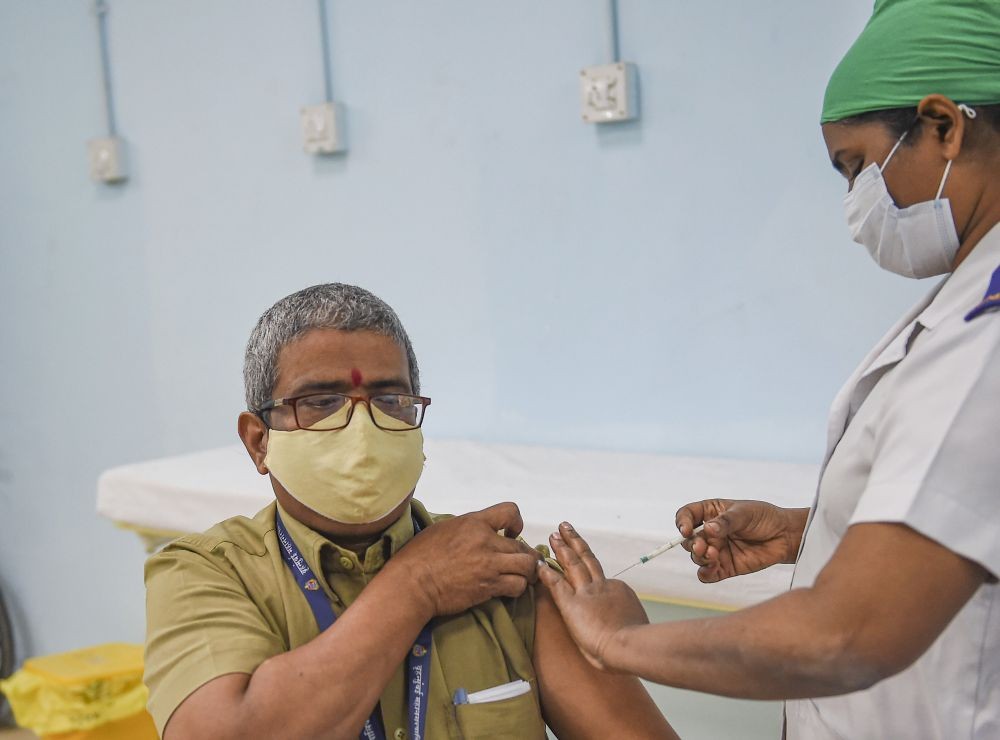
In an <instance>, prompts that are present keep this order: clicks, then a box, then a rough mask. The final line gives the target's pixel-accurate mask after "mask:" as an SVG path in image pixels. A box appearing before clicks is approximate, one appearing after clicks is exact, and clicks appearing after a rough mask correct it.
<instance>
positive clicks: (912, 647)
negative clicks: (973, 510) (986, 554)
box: [812, 523, 989, 680]
mask: <svg viewBox="0 0 1000 740" xmlns="http://www.w3.org/2000/svg"><path fill="white" fill-rule="evenodd" d="M988 577H989V573H988V572H987V571H986V569H984V568H983V567H982V566H980V565H979V564H977V563H974V562H972V561H971V560H967V559H966V558H964V557H962V556H961V555H958V554H956V553H955V552H953V551H951V550H949V549H948V548H947V547H944V546H943V545H941V544H939V543H937V542H935V541H934V540H931V539H929V538H927V537H925V536H923V535H922V534H920V533H919V532H917V531H916V530H914V529H911V528H910V527H908V526H906V525H904V524H889V523H866V524H855V525H852V526H851V527H849V528H848V530H847V533H846V534H845V535H844V538H843V540H841V543H840V545H839V546H838V547H837V550H836V552H834V554H833V557H832V558H831V559H830V562H829V563H828V564H827V565H826V567H824V568H823V570H822V571H821V572H820V573H819V575H818V576H817V579H816V583H815V585H814V587H813V589H812V591H813V594H814V596H815V598H816V600H817V607H818V609H819V612H820V613H825V614H827V615H828V617H827V618H828V619H830V620H831V621H832V624H831V625H830V627H831V628H832V629H833V631H834V633H835V634H837V635H839V639H840V642H841V644H840V645H839V647H840V649H842V650H844V651H845V652H846V653H847V655H848V656H849V657H850V658H852V659H856V660H860V661H862V663H863V664H865V665H867V666H868V667H869V668H871V669H872V671H873V672H874V674H875V675H874V678H875V679H876V680H878V679H881V678H886V677H888V676H891V675H893V674H894V673H897V672H899V671H901V670H903V669H904V668H906V667H907V666H909V665H910V664H911V663H913V661H915V660H916V659H917V658H919V657H920V656H921V655H922V654H923V653H924V652H925V651H926V650H927V648H929V647H930V645H931V644H932V643H933V642H934V640H935V639H937V637H938V635H940V634H941V632H943V631H944V629H945V627H947V626H948V623H949V622H950V621H951V620H952V618H954V616H955V615H956V614H957V613H958V612H959V611H960V610H961V608H962V607H963V606H964V605H965V604H966V602H967V601H968V600H969V599H970V598H972V596H973V594H975V592H976V590H977V589H978V588H979V587H980V586H981V585H982V583H983V582H984V581H986V580H987V579H988Z"/></svg>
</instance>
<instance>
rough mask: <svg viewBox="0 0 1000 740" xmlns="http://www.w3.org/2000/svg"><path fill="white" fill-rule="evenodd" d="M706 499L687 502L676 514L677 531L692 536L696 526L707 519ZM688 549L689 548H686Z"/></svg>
mask: <svg viewBox="0 0 1000 740" xmlns="http://www.w3.org/2000/svg"><path fill="white" fill-rule="evenodd" d="M705 503H706V502H705V501H694V502H692V503H690V504H686V505H684V506H682V507H681V508H679V509H678V510H677V513H676V514H674V523H675V524H676V525H677V531H678V532H680V533H681V534H682V535H684V536H685V537H690V536H691V534H692V533H693V532H694V528H695V527H697V526H698V525H699V524H701V523H702V522H703V521H705ZM685 549H687V548H685Z"/></svg>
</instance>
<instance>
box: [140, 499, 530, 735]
mask: <svg viewBox="0 0 1000 740" xmlns="http://www.w3.org/2000/svg"><path fill="white" fill-rule="evenodd" d="M276 509H277V504H276V503H274V504H271V505H270V506H268V507H267V508H265V509H263V510H262V511H261V512H260V513H258V514H257V515H256V516H255V517H254V518H253V519H247V518H245V517H234V518H232V519H228V520H226V521H224V522H222V523H221V524H218V525H216V526H214V527H212V528H211V529H210V530H208V531H207V532H205V533H204V534H196V535H189V536H187V537H182V538H181V539H179V540H176V541H174V542H173V543H171V544H170V545H168V546H167V547H166V548H165V549H164V550H163V551H162V552H160V553H158V554H156V555H154V556H153V557H151V558H150V559H149V560H148V562H147V563H146V622H147V628H146V669H145V670H146V672H145V681H146V684H147V686H148V687H149V691H150V697H149V711H150V713H151V714H152V715H153V719H154V720H155V722H156V726H157V729H158V730H159V731H160V732H161V733H162V732H163V728H164V726H165V725H166V724H167V720H168V719H169V718H170V715H171V714H172V713H173V711H174V710H175V709H176V708H177V707H178V705H180V703H181V702H182V701H184V699H185V698H186V697H187V696H188V695H190V694H191V693H192V692H193V691H195V690H196V689H197V688H199V687H200V686H202V685H203V684H205V683H206V682H208V681H211V680H212V679H213V678H217V677H219V676H222V675H224V674H227V673H253V671H254V670H255V669H256V668H257V666H259V665H260V664H261V663H263V662H264V661H265V660H267V659H268V658H270V657H272V656H274V655H277V654H279V653H283V652H286V651H288V650H291V649H293V648H296V647H298V646H300V645H304V644H305V643H307V642H309V641H310V640H312V639H313V638H314V637H316V636H317V635H318V634H319V628H318V627H317V625H316V620H315V618H314V617H313V613H312V611H311V610H310V608H309V605H308V602H307V601H306V599H305V596H304V595H303V593H302V592H301V590H300V588H299V586H298V584H297V583H296V581H295V579H294V578H293V577H292V574H291V573H290V572H289V570H288V566H287V565H286V564H285V561H284V560H283V559H282V556H281V550H280V547H279V545H278V539H277V535H276V533H275V525H274V515H275V510H276ZM411 510H412V515H413V516H415V517H416V518H417V520H418V521H419V522H420V524H421V526H422V527H427V526H429V525H430V524H432V523H433V522H434V521H435V520H436V519H441V518H442V517H440V516H433V515H430V514H428V513H427V511H426V510H425V509H424V507H423V506H422V505H421V504H420V503H419V502H417V501H413V502H412V504H411V507H410V508H409V509H408V510H407V511H406V512H404V514H403V516H401V517H400V518H399V520H398V521H397V522H395V523H394V524H393V525H392V526H391V527H389V528H388V529H387V530H386V531H385V533H384V534H383V536H382V538H381V540H380V541H379V542H376V543H375V544H374V545H372V546H371V547H369V548H368V550H367V551H366V552H365V555H364V557H363V558H359V557H358V555H357V554H355V553H354V552H352V551H350V550H346V549H344V548H341V547H338V546H337V545H336V544H334V543H332V542H330V541H329V540H327V539H326V538H324V537H323V536H322V535H320V534H318V533H316V532H314V531H312V530H311V529H309V528H307V527H305V526H304V525H302V524H301V523H299V522H297V521H296V520H295V519H294V518H292V517H291V516H290V515H288V514H287V513H285V512H284V511H282V512H281V513H282V517H281V518H282V520H283V521H284V522H285V526H286V527H287V528H288V532H289V534H291V536H292V539H293V540H294V541H295V543H296V544H297V545H298V547H299V550H300V552H302V554H303V556H304V557H305V559H306V561H307V562H308V564H309V566H310V567H311V568H312V569H313V572H315V573H317V574H320V573H322V574H323V576H324V577H323V578H322V579H321V581H320V582H321V584H322V586H323V588H324V590H325V591H326V594H327V596H328V597H329V598H330V600H331V602H332V604H333V608H334V612H335V613H336V614H338V615H340V614H341V613H342V612H343V611H344V609H346V608H347V607H348V606H349V605H350V604H351V602H353V601H354V600H355V599H356V598H357V597H358V595H359V594H360V593H361V591H362V589H363V588H364V587H365V584H367V583H368V582H369V581H370V580H371V579H372V578H373V577H374V576H375V575H376V574H377V573H378V572H379V571H380V570H381V568H382V566H383V565H384V564H385V562H386V559H387V558H388V557H391V556H392V554H393V553H395V552H396V551H398V550H399V548H401V547H403V546H404V545H405V544H406V543H407V542H409V540H410V539H411V538H412V537H413V535H414V530H413V520H412V518H411ZM455 567H456V568H460V567H462V564H461V563H455ZM406 606H407V605H406V604H405V603H400V604H398V605H397V607H398V608H399V609H405V608H406ZM534 627H535V604H534V594H533V592H532V590H531V589H528V590H527V591H526V592H525V594H524V595H522V596H521V597H519V598H516V599H506V598H505V599H492V600H490V601H488V602H486V603H484V604H482V605H480V606H477V607H474V608H472V609H469V610H468V611H466V612H464V613H462V614H459V615H455V616H449V617H442V618H438V619H437V620H435V626H434V632H433V647H432V652H431V675H430V681H429V697H428V711H427V725H426V728H425V730H426V731H425V736H426V737H428V738H435V739H436V738H478V737H507V738H543V737H544V736H545V729H544V723H543V720H542V717H541V710H540V704H539V698H538V685H537V682H536V680H535V672H534V668H533V665H532V648H533V642H534ZM333 629H336V626H334V627H333ZM404 667H405V666H404V665H403V664H401V665H400V666H399V668H398V669H397V670H396V673H395V675H393V677H392V679H391V680H390V681H389V683H388V685H387V686H386V687H385V689H384V690H383V691H382V696H381V700H380V707H381V711H382V720H383V724H384V727H385V731H386V736H387V738H393V739H395V740H404V738H406V736H407V732H408V731H407V729H406V728H408V726H409V725H408V723H407V719H406V704H407V692H406V687H405V681H404ZM518 679H523V680H525V681H528V682H530V683H531V688H532V691H531V692H530V693H526V694H522V695H521V696H518V697H514V698H513V699H507V700H503V701H499V702H494V703H491V704H463V705H460V706H457V707H456V706H455V705H454V704H453V702H452V697H453V695H454V692H455V690H456V689H459V688H463V689H466V690H467V691H468V692H470V693H471V692H473V691H480V690H482V689H486V688H491V687H493V686H499V685H501V684H505V683H508V682H510V681H515V680H518ZM343 680H344V681H358V680H364V676H363V675H360V676H359V675H344V676H343ZM330 690H331V691H336V687H335V686H331V687H330ZM317 699H319V697H317Z"/></svg>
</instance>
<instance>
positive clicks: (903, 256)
mask: <svg viewBox="0 0 1000 740" xmlns="http://www.w3.org/2000/svg"><path fill="white" fill-rule="evenodd" d="M904 138H906V134H903V135H902V136H901V137H900V138H899V141H897V142H896V145H895V146H894V147H893V148H892V151H891V152H889V156H888V157H886V158H885V162H883V163H882V166H881V168H880V167H879V166H878V164H877V163H875V162H872V163H871V164H870V165H868V166H867V167H865V169H864V170H862V172H861V174H859V175H858V176H857V178H855V180H854V187H853V188H851V190H850V192H849V193H847V195H845V196H844V211H845V213H846V215H847V226H848V228H849V229H850V230H851V237H852V238H853V239H854V241H856V242H857V243H858V244H863V245H864V246H865V247H866V248H867V249H868V253H869V254H870V255H871V256H872V259H874V260H875V262H876V263H878V266H879V267H882V268H883V269H886V270H889V272H894V273H896V274H897V275H903V276H904V277H910V278H925V277H931V276H933V275H943V274H944V273H946V272H951V269H952V264H953V263H954V261H955V255H956V254H957V253H958V246H959V242H958V232H956V231H955V219H954V218H953V217H952V215H951V203H949V201H948V199H947V198H941V192H942V191H943V190H944V183H945V181H946V180H947V179H948V172H949V171H950V170H951V160H948V164H947V165H946V166H945V168H944V175H943V176H942V178H941V184H940V186H939V187H938V191H937V195H935V196H934V200H927V201H924V202H923V203H916V204H914V205H912V206H910V207H909V208H899V207H898V206H897V205H896V204H895V202H894V201H893V199H892V196H891V195H889V190H888V188H886V185H885V180H884V179H883V177H882V172H883V171H884V170H885V168H886V165H888V164H889V160H890V159H892V155H893V154H895V153H896V150H897V149H898V148H899V145H900V144H902V143H903V139H904Z"/></svg>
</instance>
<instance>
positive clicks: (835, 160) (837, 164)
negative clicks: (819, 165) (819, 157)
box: [830, 149, 846, 175]
mask: <svg viewBox="0 0 1000 740" xmlns="http://www.w3.org/2000/svg"><path fill="white" fill-rule="evenodd" d="M843 153H844V150H843V149H838V150H837V151H835V152H834V153H833V157H832V158H831V159H830V164H832V165H833V169H835V170H837V172H839V173H840V174H842V175H843V174H844V172H845V171H846V170H845V169H844V163H843V162H841V161H840V155H841V154H843Z"/></svg>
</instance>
